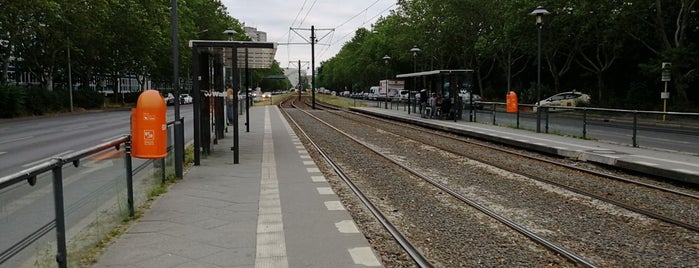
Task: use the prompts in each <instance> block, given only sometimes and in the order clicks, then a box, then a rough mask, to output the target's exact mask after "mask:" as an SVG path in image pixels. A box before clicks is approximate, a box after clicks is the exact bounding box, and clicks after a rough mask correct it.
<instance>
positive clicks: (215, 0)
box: [0, 0, 286, 91]
mask: <svg viewBox="0 0 699 268" xmlns="http://www.w3.org/2000/svg"><path fill="white" fill-rule="evenodd" d="M170 2H171V1H142V0H102V1H92V0H88V1H85V0H22V1H16V0H10V1H0V10H2V12H0V65H1V66H2V68H0V83H2V84H5V83H6V82H8V73H9V71H10V68H11V67H12V68H13V69H14V70H15V71H16V72H17V73H20V72H24V73H30V74H31V76H32V77H34V78H35V79H37V80H38V81H39V82H40V83H41V87H42V88H43V89H44V90H48V91H51V90H53V87H54V85H58V84H60V85H63V86H64V87H67V86H66V85H67V84H68V66H69V64H70V66H71V69H72V70H71V74H72V80H73V83H74V84H80V85H83V87H85V86H86V85H89V84H90V83H94V82H95V81H100V80H105V79H107V80H109V79H114V80H116V79H118V78H119V77H121V76H124V75H127V74H128V75H135V76H136V77H138V78H139V79H144V78H148V79H150V80H151V81H155V82H156V84H163V85H168V86H167V87H169V88H172V87H171V81H172V66H173V61H172V29H173V27H172V25H173V24H172V18H171V17H172V16H171V14H172V9H171V6H170V4H171V3H170ZM177 11H178V12H177V13H178V18H177V24H178V28H179V29H178V35H179V40H178V41H179V44H178V45H179V48H178V49H179V59H178V61H179V68H180V69H179V73H180V74H181V77H182V78H181V79H180V80H186V79H187V78H188V76H189V71H190V69H191V68H190V66H191V50H190V49H189V47H188V41H189V40H193V39H196V40H227V39H228V38H229V36H227V35H226V34H224V33H223V32H224V31H225V30H227V29H233V30H235V31H236V32H237V34H235V36H234V39H235V40H249V39H248V37H247V36H245V34H244V33H243V30H242V27H241V24H240V23H239V21H238V20H237V19H235V18H233V17H231V16H230V15H229V14H228V12H227V11H226V7H225V6H224V5H223V4H222V3H221V1H220V0H187V1H178V6H177ZM280 73H282V70H281V68H279V65H278V64H275V65H274V66H273V67H272V68H271V69H269V70H259V71H257V72H253V75H254V76H255V77H264V76H267V75H270V74H280ZM139 83H140V84H141V88H142V87H143V83H144V81H143V80H139ZM266 83H269V82H266ZM114 84H116V83H114ZM285 85H286V84H284V86H285Z"/></svg>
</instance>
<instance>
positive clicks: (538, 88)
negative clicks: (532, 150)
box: [529, 6, 551, 133]
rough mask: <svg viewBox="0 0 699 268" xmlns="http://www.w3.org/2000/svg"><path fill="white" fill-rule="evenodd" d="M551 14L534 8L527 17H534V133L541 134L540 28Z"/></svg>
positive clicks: (539, 8)
mask: <svg viewBox="0 0 699 268" xmlns="http://www.w3.org/2000/svg"><path fill="white" fill-rule="evenodd" d="M548 14H551V12H548V10H546V9H544V8H543V7H542V6H538V7H536V9H534V11H532V13H529V15H532V16H536V47H537V52H536V133H539V132H541V109H540V108H541V107H540V105H541V103H540V101H539V100H540V99H541V27H542V26H543V24H544V15H548Z"/></svg>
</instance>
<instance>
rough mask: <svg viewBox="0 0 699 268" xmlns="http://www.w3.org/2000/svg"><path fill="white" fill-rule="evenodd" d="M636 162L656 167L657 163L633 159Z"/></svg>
mask: <svg viewBox="0 0 699 268" xmlns="http://www.w3.org/2000/svg"><path fill="white" fill-rule="evenodd" d="M635 162H636V164H640V165H646V166H651V167H657V166H658V163H651V162H643V161H635Z"/></svg>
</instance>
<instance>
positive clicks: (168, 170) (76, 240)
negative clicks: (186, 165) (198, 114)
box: [0, 118, 184, 267]
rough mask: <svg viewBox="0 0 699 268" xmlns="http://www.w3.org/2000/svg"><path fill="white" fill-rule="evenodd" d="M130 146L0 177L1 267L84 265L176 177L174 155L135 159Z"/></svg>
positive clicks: (121, 143) (120, 142) (117, 144)
mask: <svg viewBox="0 0 699 268" xmlns="http://www.w3.org/2000/svg"><path fill="white" fill-rule="evenodd" d="M180 120H181V121H183V119H182V118H181V119H180ZM182 123H184V122H182ZM173 126H174V122H169V123H168V126H167V129H168V130H167V136H168V137H167V140H168V141H167V144H168V152H170V151H171V150H172V148H173V141H174V138H173V133H174V131H173ZM130 140H131V138H130V136H128V135H125V136H123V137H122V138H118V139H115V140H112V141H109V142H106V143H103V144H99V145H96V146H94V147H91V148H88V149H85V150H82V151H79V152H75V153H71V154H69V155H65V156H62V157H57V158H53V159H51V160H48V161H45V162H43V163H41V164H38V165H35V166H32V167H30V168H28V169H25V170H23V171H20V172H17V173H15V174H12V175H8V176H5V177H2V178H0V230H2V236H1V237H2V239H0V266H7V267H55V266H56V264H57V265H58V267H78V266H84V264H83V265H81V264H80V263H79V262H80V260H82V259H83V258H84V257H86V256H89V254H90V251H91V249H94V248H95V246H96V245H98V244H99V243H100V242H101V241H103V240H104V239H105V238H106V237H109V236H110V235H111V233H112V232H113V230H114V229H115V227H116V226H117V225H119V224H120V223H122V222H124V221H126V220H128V219H130V218H131V217H133V216H134V214H135V213H136V209H135V208H138V207H140V206H142V205H144V204H146V202H147V201H148V199H149V198H150V196H151V195H152V194H153V193H154V192H153V191H155V190H157V189H158V188H160V186H161V185H162V183H164V182H165V179H166V177H167V176H168V174H174V171H173V170H174V163H175V159H173V158H174V157H172V155H173V154H170V153H168V156H167V157H165V158H163V159H159V160H144V159H132V158H131V152H130V150H131V141H130ZM51 208H53V209H51Z"/></svg>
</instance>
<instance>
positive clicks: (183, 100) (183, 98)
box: [180, 93, 193, 104]
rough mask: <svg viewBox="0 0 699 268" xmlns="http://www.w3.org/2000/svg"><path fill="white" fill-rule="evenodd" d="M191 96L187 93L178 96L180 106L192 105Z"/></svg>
mask: <svg viewBox="0 0 699 268" xmlns="http://www.w3.org/2000/svg"><path fill="white" fill-rule="evenodd" d="M192 100H193V99H192V96H190V95H189V94H187V93H184V94H180V104H190V103H192Z"/></svg>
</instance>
